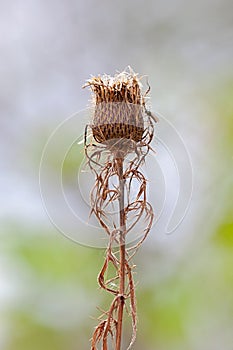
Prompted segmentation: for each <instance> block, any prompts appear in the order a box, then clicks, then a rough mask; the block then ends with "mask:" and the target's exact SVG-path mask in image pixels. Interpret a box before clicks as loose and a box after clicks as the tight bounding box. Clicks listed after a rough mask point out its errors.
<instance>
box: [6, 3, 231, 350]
mask: <svg viewBox="0 0 233 350" xmlns="http://www.w3.org/2000/svg"><path fill="white" fill-rule="evenodd" d="M0 6H1V11H0V75H1V79H0V91H1V92H0V111H1V116H0V133H1V140H0V142H1V145H0V155H1V160H0V164H1V172H0V179H1V182H0V194H1V197H0V198H1V211H0V218H1V225H0V240H1V245H0V323H1V328H0V349H3V350H16V349H17V350H32V349H33V350H37V349H38V350H39V349H43V350H47V349H51V348H52V349H54V350H65V349H66V350H74V349H77V350H79V349H82V350H85V349H89V348H90V343H89V339H90V337H91V334H92V331H93V327H94V326H95V325H96V323H97V320H96V318H97V317H98V315H99V312H98V310H97V309H96V306H100V307H102V308H104V307H105V306H106V305H108V302H109V299H108V297H107V296H106V295H105V293H104V292H102V291H100V290H99V289H98V286H97V282H96V276H97V274H98V271H99V269H100V267H101V263H102V260H103V254H104V251H103V250H102V249H94V248H90V247H84V246H81V245H79V244H76V243H74V242H72V241H71V240H69V239H67V238H65V237H64V236H63V235H61V234H59V232H58V231H57V230H56V228H55V227H54V226H53V225H52V224H51V222H50V221H49V219H48V217H47V215H46V213H45V211H44V208H43V205H42V201H41V197H40V190H39V184H38V169H39V163H40V158H41V153H42V150H43V147H44V145H45V142H46V140H47V138H48V137H49V135H50V134H51V132H52V131H53V130H54V128H55V127H56V126H57V125H58V124H59V123H60V122H62V121H63V120H65V119H66V118H67V117H68V116H69V115H71V114H73V113H75V112H77V111H79V110H82V109H84V108H86V107H87V106H88V101H89V100H90V93H89V91H88V90H82V89H81V86H82V85H83V84H84V82H85V80H86V79H88V78H89V77H90V75H91V74H94V75H96V74H102V73H108V74H114V73H115V72H116V70H120V71H121V70H123V69H124V68H125V67H126V66H127V65H131V66H132V67H133V69H134V70H135V71H136V72H139V74H141V75H144V74H145V75H148V76H149V81H150V85H151V101H150V104H151V109H152V110H156V111H158V112H160V113H161V114H162V115H164V116H165V117H166V118H167V119H168V120H169V121H170V122H172V124H173V125H174V126H175V128H176V130H177V131H178V132H179V133H180V134H181V135H182V137H183V140H184V142H185V144H186V146H187V148H188V150H189V152H190V155H191V159H192V164H193V173H194V191H193V197H192V201H191V205H190V208H189V211H188V213H187V215H186V216H185V218H184V220H183V222H182V224H181V225H180V226H179V228H178V229H177V230H176V231H175V232H173V234H171V235H166V234H164V232H162V231H161V232H160V230H156V229H155V228H154V229H153V230H152V231H151V233H150V236H149V237H148V239H147V241H146V242H145V244H144V245H143V247H142V248H141V249H140V251H139V253H138V254H137V256H136V257H135V263H136V264H137V274H136V275H135V279H136V281H137V296H138V318H139V324H138V329H139V330H138V337H137V342H136V344H135V345H134V349H135V350H139V349H142V348H143V349H145V350H156V349H159V350H171V349H173V350H183V349H184V350H187V349H190V350H219V349H224V350H232V349H233V332H232V329H233V201H232V197H233V176H232V170H233V98H232V97H233V70H232V59H233V45H232V41H233V5H232V2H231V1H229V0H221V1H220V0H204V1H200V0H197V1H193V2H191V1H184V0H174V1H172V2H171V1H161V0H158V1H152V0H148V1H143V2H142V1H137V0H136V1H135V0H134V1H132V0H128V1H125V2H123V1H118V2H112V1H107V0H101V1H98V2H97V1H93V0H86V1H74V0H68V1H60V0H56V1H55V0H50V1H44V0H40V1H38V0H34V1H29V0H22V1H20V0H19V1H13V2H12V1H11V2H7V1H3V0H2V1H0ZM82 127H83V125H81V123H80V130H78V131H77V132H78V133H79V134H80V132H82ZM57 152H59V145H58V151H57ZM56 156H57V155H56V152H55V153H54V155H53V157H52V158H51V172H50V174H49V175H48V181H49V178H50V176H53V164H54V162H55V161H56ZM68 160H69V161H67V163H66V165H65V168H64V174H65V178H64V181H67V184H69V181H70V177H71V175H70V174H73V171H74V169H78V168H79V167H80V164H81V161H82V153H80V152H77V153H74V154H73V155H72V157H69V159H68ZM54 171H55V170H54ZM50 180H51V179H50ZM93 181H94V179H93ZM71 189H72V188H71ZM155 203H156V200H155ZM90 230H91V229H90ZM129 334H130V327H128V326H127V327H126V328H125V337H124V341H125V345H124V346H123V349H125V348H126V344H127V343H128V342H127V340H128V337H129Z"/></svg>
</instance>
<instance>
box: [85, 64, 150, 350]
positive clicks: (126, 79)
mask: <svg viewBox="0 0 233 350" xmlns="http://www.w3.org/2000/svg"><path fill="white" fill-rule="evenodd" d="M86 86H89V87H90V89H91V90H92V92H93V95H94V115H93V120H92V124H91V125H89V126H87V127H86V130H85V153H86V157H87V162H88V165H89V167H90V168H91V170H92V171H93V172H94V174H95V185H94V187H93V189H92V192H91V208H92V213H94V214H95V215H96V217H97V219H98V221H99V223H100V225H101V226H102V227H103V229H104V230H105V231H106V233H107V234H108V235H109V244H108V247H107V249H106V254H105V260H104V264H103V266H102V269H101V271H100V273H99V276H98V283H99V285H100V287H101V288H103V289H104V290H106V291H108V292H109V293H112V294H113V296H114V298H113V301H112V303H111V305H110V307H109V310H108V311H103V313H102V315H101V316H100V317H99V324H98V326H97V327H96V329H95V331H94V334H93V337H92V342H91V349H92V350H97V349H98V345H99V346H101V349H102V350H108V349H110V348H111V349H112V348H114V349H115V350H120V349H121V338H122V322H123V311H124V309H126V311H127V312H128V313H129V314H130V316H131V320H132V337H131V340H130V342H129V345H128V349H130V348H131V347H132V345H133V343H134V341H135V338H136V331H137V311H136V298H135V285H134V280H133V272H132V270H133V268H134V265H133V263H132V257H133V256H134V254H135V253H136V251H137V250H138V248H139V247H140V245H141V244H142V242H143V241H144V240H145V238H146V236H147V234H148V232H149V230H150V228H151V226H152V222H153V210H152V207H151V205H150V204H149V203H148V202H147V193H146V189H147V180H146V178H145V176H144V175H143V173H142V172H141V171H140V166H141V165H142V164H143V162H144V161H145V157H146V155H147V154H148V152H149V151H150V150H151V147H150V143H151V141H152V138H153V133H154V125H153V121H157V119H156V118H155V117H154V116H153V115H152V113H151V112H149V111H147V109H146V106H145V98H146V95H147V93H148V92H149V89H148V91H147V92H146V93H145V95H144V96H143V95H142V93H141V84H140V79H139V78H138V76H137V75H136V74H135V73H134V72H133V71H132V70H131V69H130V68H129V71H128V72H125V71H124V72H122V73H119V74H116V75H115V76H114V77H110V76H108V75H104V76H98V77H92V78H91V79H90V80H88V81H87V83H86V85H85V86H84V87H86ZM89 131H90V133H91V135H92V139H91V141H90V142H89V143H88V142H87V140H88V137H87V133H88V132H89ZM139 222H140V225H141V226H140V225H139ZM139 226H140V230H141V231H140V232H138V234H137V237H136V238H135V239H134V240H133V239H131V242H128V241H127V239H128V237H129V234H130V233H132V232H135V231H137V230H138V229H139V228H138V227H139ZM113 270H114V273H111V274H110V271H113ZM109 274H110V276H109ZM110 344H111V347H110Z"/></svg>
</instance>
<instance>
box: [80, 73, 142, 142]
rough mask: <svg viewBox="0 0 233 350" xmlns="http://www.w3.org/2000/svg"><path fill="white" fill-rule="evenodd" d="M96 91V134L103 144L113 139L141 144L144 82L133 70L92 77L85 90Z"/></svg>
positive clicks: (94, 133) (95, 136) (94, 135)
mask: <svg viewBox="0 0 233 350" xmlns="http://www.w3.org/2000/svg"><path fill="white" fill-rule="evenodd" d="M86 86H89V87H90V88H91V91H92V92H93V97H94V98H93V100H94V115H93V120H92V125H91V128H92V133H93V137H94V139H95V140H96V141H97V142H99V143H105V142H106V141H109V140H112V139H129V140H133V141H135V142H139V141H141V140H142V138H143V133H144V129H145V128H144V119H143V114H144V104H145V103H144V98H143V95H142V93H141V83H140V81H139V79H138V77H137V74H135V73H134V72H133V71H132V69H129V71H128V72H126V71H124V72H122V73H119V74H116V75H115V76H113V77H111V76H109V75H103V76H97V77H92V78H91V79H89V80H88V81H87V83H86V84H85V86H84V87H86Z"/></svg>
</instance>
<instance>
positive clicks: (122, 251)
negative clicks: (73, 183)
mask: <svg viewBox="0 0 233 350" xmlns="http://www.w3.org/2000/svg"><path fill="white" fill-rule="evenodd" d="M116 165H117V172H118V177H119V215H120V238H119V249H120V266H119V307H118V317H117V330H116V350H121V339H122V323H123V312H124V305H125V296H124V294H125V233H126V217H125V210H124V192H125V191H124V187H125V186H124V185H125V180H124V176H123V158H116Z"/></svg>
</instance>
